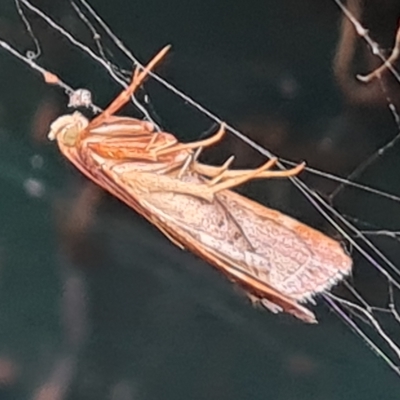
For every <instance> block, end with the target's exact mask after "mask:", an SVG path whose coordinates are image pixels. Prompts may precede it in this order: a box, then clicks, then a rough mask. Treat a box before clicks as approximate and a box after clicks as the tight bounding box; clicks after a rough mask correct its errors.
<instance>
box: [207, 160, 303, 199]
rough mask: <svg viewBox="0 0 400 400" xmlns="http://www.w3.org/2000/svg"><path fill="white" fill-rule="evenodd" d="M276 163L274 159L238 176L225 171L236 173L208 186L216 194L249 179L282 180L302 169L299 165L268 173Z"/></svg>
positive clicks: (301, 165)
mask: <svg viewBox="0 0 400 400" xmlns="http://www.w3.org/2000/svg"><path fill="white" fill-rule="evenodd" d="M275 163H276V160H275V159H271V160H269V161H268V162H266V163H265V164H264V165H262V166H261V167H259V168H257V169H254V170H247V171H245V172H243V171H242V173H241V174H238V173H237V172H238V171H226V172H225V174H227V173H228V172H236V174H235V175H234V176H233V177H228V179H226V180H223V181H222V182H220V183H217V184H215V185H212V186H210V188H211V189H212V192H213V193H214V194H215V193H218V192H220V191H221V190H225V189H231V188H233V187H235V186H239V185H241V184H243V183H245V182H248V181H249V180H251V179H255V178H278V177H279V178H282V177H290V176H293V175H297V174H298V173H299V172H300V171H301V170H302V169H304V164H303V163H302V164H299V165H298V166H297V167H295V168H292V169H290V170H285V171H268V170H269V169H270V168H271V166H272V165H274V164H275Z"/></svg>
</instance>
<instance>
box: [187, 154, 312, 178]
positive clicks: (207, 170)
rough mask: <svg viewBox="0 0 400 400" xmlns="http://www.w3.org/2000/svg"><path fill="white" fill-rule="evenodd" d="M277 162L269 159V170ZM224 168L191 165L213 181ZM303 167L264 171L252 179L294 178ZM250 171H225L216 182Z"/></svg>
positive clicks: (300, 165)
mask: <svg viewBox="0 0 400 400" xmlns="http://www.w3.org/2000/svg"><path fill="white" fill-rule="evenodd" d="M229 160H230V159H228V161H229ZM277 160H278V159H277V158H271V160H270V161H269V162H271V166H270V168H272V167H273V166H274V165H275V164H276V162H277ZM224 166H225V164H224V165H223V166H221V167H214V166H211V165H206V164H201V163H199V162H195V163H193V166H192V168H193V170H194V171H195V172H197V173H198V174H200V175H203V176H206V177H208V178H212V179H215V178H216V177H218V176H219V175H220V174H221V169H222V168H223V167H224ZM304 167H305V164H304V163H301V164H299V165H297V166H296V167H294V168H291V169H288V170H284V171H264V172H262V173H259V174H258V175H257V176H255V177H254V178H284V177H290V176H295V175H297V174H299V173H300V172H301V171H302V170H303V169H304ZM250 171H253V170H249V169H247V170H246V169H237V170H226V171H225V172H224V173H223V176H221V177H219V179H218V180H221V179H227V178H236V177H238V176H242V175H243V174H247V173H249V172H250ZM271 173H273V175H271Z"/></svg>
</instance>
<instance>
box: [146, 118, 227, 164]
mask: <svg viewBox="0 0 400 400" xmlns="http://www.w3.org/2000/svg"><path fill="white" fill-rule="evenodd" d="M225 133H226V130H225V124H222V125H221V127H220V128H219V130H218V132H217V133H215V134H214V135H213V136H211V137H209V138H208V139H204V140H199V141H197V142H192V143H176V144H173V145H172V146H171V147H168V148H163V149H157V148H155V149H154V150H153V151H154V154H155V155H156V156H164V155H166V154H169V153H174V152H176V151H182V150H192V149H197V148H199V147H208V146H212V145H213V144H215V143H217V142H219V141H220V140H221V139H222V138H223V136H224V135H225Z"/></svg>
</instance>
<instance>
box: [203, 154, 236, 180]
mask: <svg viewBox="0 0 400 400" xmlns="http://www.w3.org/2000/svg"><path fill="white" fill-rule="evenodd" d="M234 159H235V156H230V157H229V158H228V159H227V160H226V161H225V162H224V163H223V164H222V165H221V166H220V167H217V171H215V172H216V174H215V176H214V177H213V179H212V180H211V181H210V182H209V185H215V184H216V183H218V182H219V181H220V180H221V179H222V178H223V177H224V176H226V171H227V170H228V168H229V167H230V165H231V164H232V162H233V160H234Z"/></svg>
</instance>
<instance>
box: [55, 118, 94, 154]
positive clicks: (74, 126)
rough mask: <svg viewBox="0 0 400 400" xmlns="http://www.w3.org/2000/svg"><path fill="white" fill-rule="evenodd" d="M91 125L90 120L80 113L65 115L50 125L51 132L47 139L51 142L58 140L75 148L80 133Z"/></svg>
mask: <svg viewBox="0 0 400 400" xmlns="http://www.w3.org/2000/svg"><path fill="white" fill-rule="evenodd" d="M88 125H89V120H88V119H87V118H86V117H84V116H83V115H82V114H81V113H80V112H78V111H75V112H74V113H73V114H68V115H63V116H61V117H59V118H57V119H56V120H55V121H54V122H53V123H52V124H51V125H50V132H49V133H48V135H47V137H48V138H49V139H50V140H55V139H57V140H58V141H61V143H62V144H64V145H65V146H68V147H73V146H75V144H76V142H77V140H78V139H79V135H80V133H81V132H82V131H83V130H84V129H85V128H86V127H87V126H88Z"/></svg>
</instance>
